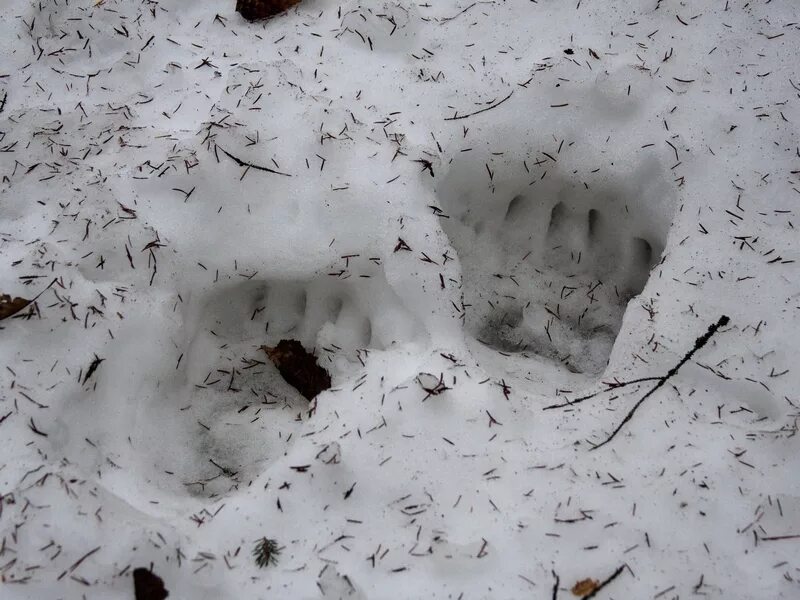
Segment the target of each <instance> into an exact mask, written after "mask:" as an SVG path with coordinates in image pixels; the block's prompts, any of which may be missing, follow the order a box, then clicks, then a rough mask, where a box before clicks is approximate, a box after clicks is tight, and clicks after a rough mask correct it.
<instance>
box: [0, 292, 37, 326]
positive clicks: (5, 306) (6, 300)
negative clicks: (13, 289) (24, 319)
mask: <svg viewBox="0 0 800 600" xmlns="http://www.w3.org/2000/svg"><path fill="white" fill-rule="evenodd" d="M31 302H32V301H31V300H25V298H12V297H11V296H9V295H8V294H0V321H2V320H3V319H7V318H8V317H11V316H14V315H15V314H17V313H18V312H19V311H21V310H22V309H23V308H25V307H26V306H28V304H30V303H31Z"/></svg>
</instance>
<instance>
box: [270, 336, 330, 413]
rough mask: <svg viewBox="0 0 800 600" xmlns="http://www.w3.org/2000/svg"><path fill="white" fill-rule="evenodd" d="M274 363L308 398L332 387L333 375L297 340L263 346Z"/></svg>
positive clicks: (312, 397)
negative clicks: (272, 346) (273, 345)
mask: <svg viewBox="0 0 800 600" xmlns="http://www.w3.org/2000/svg"><path fill="white" fill-rule="evenodd" d="M261 349H262V350H263V351H264V352H266V354H267V356H268V357H269V359H270V361H272V364H273V365H275V367H277V369H278V372H279V373H280V374H281V376H282V377H283V378H284V379H285V380H286V383H288V384H289V385H291V386H292V387H293V388H295V389H296V390H297V391H298V392H300V393H301V394H302V395H303V396H304V397H305V398H307V399H308V400H313V399H314V397H316V396H317V394H319V393H320V392H324V391H325V390H327V389H330V387H331V376H330V375H329V374H328V372H327V371H326V370H325V369H324V368H322V367H321V366H319V364H318V363H317V357H316V356H314V355H313V354H311V353H310V352H308V351H307V350H306V349H305V348H303V345H302V344H301V343H300V342H298V341H297V340H281V341H280V342H278V345H277V346H275V347H274V348H270V347H268V346H261Z"/></svg>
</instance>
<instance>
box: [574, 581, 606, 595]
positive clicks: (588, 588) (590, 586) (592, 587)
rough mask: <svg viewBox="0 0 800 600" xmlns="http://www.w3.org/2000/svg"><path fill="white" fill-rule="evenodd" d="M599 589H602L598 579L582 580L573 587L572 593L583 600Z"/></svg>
mask: <svg viewBox="0 0 800 600" xmlns="http://www.w3.org/2000/svg"><path fill="white" fill-rule="evenodd" d="M598 587H600V582H599V581H597V580H596V579H581V580H580V581H579V582H578V583H576V584H575V585H573V586H572V593H573V594H575V595H576V596H578V597H579V598H583V597H584V596H588V595H589V594H591V593H592V592H594V591H596V590H597V588H598Z"/></svg>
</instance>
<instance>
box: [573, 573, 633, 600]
mask: <svg viewBox="0 0 800 600" xmlns="http://www.w3.org/2000/svg"><path fill="white" fill-rule="evenodd" d="M627 566H628V565H622V566H620V567H618V568H617V570H616V571H614V572H613V573H612V574H611V575H610V576H609V577H608V579H606V580H605V581H603V582H602V583H601V584H600V585H598V586H597V587H596V588H594V590H592V592H591V593H590V594H587V595H586V596H584V597H583V600H589V598H594V597H595V596H597V594H599V593H600V590H602V589H603V588H604V587H606V586H607V585H608V584H609V583H611V582H612V581H614V580H615V579H616V578H617V577H619V576H620V575H622V572H623V571H624V570H625V567H627Z"/></svg>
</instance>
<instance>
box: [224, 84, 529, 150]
mask: <svg viewBox="0 0 800 600" xmlns="http://www.w3.org/2000/svg"><path fill="white" fill-rule="evenodd" d="M512 95H514V90H511V92H510V93H509V94H508V96H506V97H505V98H503V99H502V100H500V102H495V103H494V104H492V105H491V106H487V107H486V108H482V109H480V110H476V111H475V112H473V113H469V114H467V115H460V116H455V117H446V118H445V121H460V120H461V119H468V118H469V117H474V116H475V115H479V114H481V113H484V112H486V111H487V110H492V109H493V108H497V107H498V106H500V105H501V104H502V103H503V102H505V101H506V100H508V99H509V98H511V96H512ZM223 152H225V151H224V150H223Z"/></svg>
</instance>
